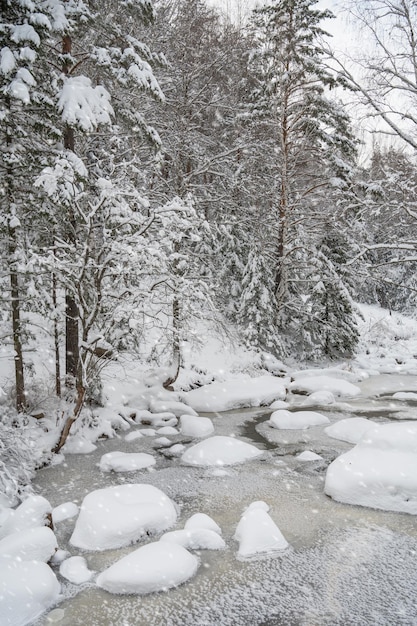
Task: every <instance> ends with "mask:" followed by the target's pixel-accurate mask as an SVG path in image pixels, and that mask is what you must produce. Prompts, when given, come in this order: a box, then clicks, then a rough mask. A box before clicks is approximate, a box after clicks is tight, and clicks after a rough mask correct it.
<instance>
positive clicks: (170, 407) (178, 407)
mask: <svg viewBox="0 0 417 626" xmlns="http://www.w3.org/2000/svg"><path fill="white" fill-rule="evenodd" d="M150 409H151V411H152V413H162V412H163V411H168V412H169V413H173V414H174V415H175V417H180V416H181V415H197V413H196V412H195V411H194V409H193V408H191V407H190V406H188V404H184V402H178V401H175V400H170V399H166V400H157V401H153V402H151V406H150Z"/></svg>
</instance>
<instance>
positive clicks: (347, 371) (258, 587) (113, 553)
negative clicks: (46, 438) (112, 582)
mask: <svg viewBox="0 0 417 626" xmlns="http://www.w3.org/2000/svg"><path fill="white" fill-rule="evenodd" d="M362 310H363V314H364V319H363V320H362V321H361V325H362V328H361V344H360V347H359V351H358V355H357V357H356V358H355V359H354V360H352V362H350V363H340V364H334V363H331V364H329V363H327V364H316V365H315V367H316V368H317V373H321V374H324V375H326V376H329V373H331V372H332V371H333V373H334V372H338V375H339V376H342V378H340V379H339V380H341V381H342V383H343V384H346V383H347V379H349V378H351V379H352V380H353V379H355V377H356V379H357V381H358V382H357V383H355V384H357V385H358V386H359V388H360V394H359V395H358V396H356V397H350V398H348V397H341V398H338V399H336V402H333V403H332V404H329V405H325V404H322V402H323V396H322V397H321V399H320V402H319V404H318V405H315V404H314V401H313V402H312V401H309V399H310V398H311V395H312V393H311V391H312V390H313V389H314V384H313V387H312V390H310V395H307V396H306V395H305V394H301V395H300V394H297V393H291V392H290V393H288V394H287V396H286V400H287V401H288V402H289V407H290V408H291V412H292V414H294V415H296V414H297V412H299V411H300V410H305V409H307V410H308V411H320V413H321V414H323V415H325V416H326V417H327V419H328V420H329V422H330V425H337V424H339V423H340V422H341V420H343V419H345V418H352V417H358V416H360V417H362V418H366V419H368V420H369V421H371V422H375V423H378V424H380V423H382V424H389V423H399V422H401V421H404V420H407V421H408V420H414V419H415V408H416V406H417V404H416V403H417V395H416V394H417V378H416V375H417V323H416V322H415V321H414V320H410V319H408V318H405V317H404V316H400V315H396V314H389V313H388V312H387V311H382V310H380V309H377V308H375V307H362ZM256 359H257V357H256V356H255V355H254V354H251V353H249V352H248V351H246V350H240V349H239V350H235V351H232V350H230V349H226V350H225V349H224V348H223V349H222V345H221V342H220V341H216V340H213V341H211V342H210V343H209V344H207V345H206V346H205V350H204V351H203V352H202V353H200V354H199V355H198V354H193V355H192V356H191V355H190V358H189V363H194V364H195V366H194V367H190V368H189V369H188V370H185V371H184V372H183V374H182V379H180V381H179V386H180V387H182V389H187V387H188V386H189V383H190V381H192V382H194V383H195V382H196V380H195V379H196V376H200V377H202V378H204V380H200V382H202V383H209V382H211V381H212V380H216V381H219V382H222V383H224V385H225V389H226V388H227V389H229V390H230V389H231V387H230V386H229V387H227V384H228V383H230V381H234V382H237V383H238V386H239V389H240V393H241V394H244V392H245V390H246V391H247V389H248V388H249V386H250V380H251V379H253V378H254V377H257V376H261V375H264V374H265V370H262V368H261V367H260V366H259V362H257V360H256ZM286 365H287V366H288V368H289V372H288V373H289V374H290V375H294V376H295V379H296V381H297V372H296V370H297V368H299V367H300V364H299V363H297V362H296V361H295V360H294V361H293V362H288V363H286ZM319 366H321V367H319ZM305 367H306V364H304V368H305ZM329 368H330V369H329ZM146 376H148V378H147V379H146V380H147V384H148V386H146V385H143V380H144V379H145V378H146ZM153 378H154V374H152V375H151V376H150V375H149V373H147V372H146V370H145V368H144V367H139V365H138V364H137V363H134V362H133V361H131V362H128V361H126V362H125V363H124V364H120V363H119V364H112V365H111V366H110V367H109V368H108V370H106V371H105V372H104V375H103V381H104V393H105V395H106V397H107V406H106V407H104V408H102V409H98V410H97V412H96V415H95V427H94V428H91V424H90V425H89V426H87V425H85V427H80V428H79V429H78V432H76V433H75V436H74V437H73V438H72V439H73V441H72V443H71V442H69V443H70V445H69V446H68V449H67V451H65V452H64V454H61V455H59V456H60V458H59V461H60V462H59V463H57V464H55V465H54V466H52V467H47V468H44V469H42V470H39V471H38V472H37V474H36V477H35V479H34V481H33V488H34V491H35V493H37V494H39V495H42V496H43V497H45V498H46V499H47V500H48V501H49V502H50V505H51V508H52V510H53V511H54V510H55V511H56V510H57V509H56V507H60V506H61V505H62V504H63V503H71V504H73V505H74V506H75V508H77V510H78V507H79V506H80V505H81V504H82V502H83V498H84V497H85V496H86V495H87V494H89V493H91V492H94V491H96V490H99V489H103V488H107V487H111V486H114V487H117V486H120V485H125V484H130V483H140V484H145V485H153V486H154V487H157V488H158V489H160V490H162V491H163V492H164V493H165V494H166V495H167V496H168V497H169V498H170V499H172V501H173V502H174V503H175V505H176V507H177V511H178V519H177V523H176V524H175V526H174V527H175V529H179V528H183V527H184V524H185V523H186V521H187V519H188V518H189V517H190V516H192V515H194V514H196V513H204V514H206V515H209V516H210V517H212V518H213V519H214V520H215V521H216V522H217V524H218V525H219V526H220V528H221V530H222V537H223V539H224V541H225V544H226V546H225V549H223V550H210V549H208V550H205V549H197V550H194V551H193V552H194V554H195V555H196V556H197V557H198V559H199V567H198V571H197V573H196V575H195V576H192V577H190V579H189V580H188V581H187V582H185V584H183V585H181V586H179V587H177V588H175V589H170V590H169V591H163V592H160V593H151V594H148V595H143V594H128V595H115V594H112V593H108V592H107V591H105V590H103V589H100V588H99V587H98V586H97V585H96V583H95V580H96V574H97V573H100V572H103V571H105V570H106V568H109V567H110V566H111V565H112V564H113V563H115V562H118V561H119V560H120V559H122V558H123V557H124V556H125V555H128V554H130V553H131V552H132V551H134V550H136V549H137V547H138V545H139V546H140V545H143V540H142V541H141V542H140V543H139V544H138V545H134V546H132V545H126V546H122V547H118V548H113V549H106V550H89V551H84V550H82V549H81V550H80V549H78V548H76V547H74V545H73V544H71V542H70V539H71V535H72V533H73V531H74V526H75V524H76V521H75V517H74V515H73V516H70V517H68V518H66V519H62V520H58V516H57V523H56V524H55V528H54V532H55V536H56V539H57V544H58V547H59V549H60V550H64V551H68V553H67V554H66V558H68V557H69V556H70V555H71V556H80V555H81V556H82V557H83V558H84V559H85V561H86V564H87V566H88V569H89V570H90V571H92V572H95V573H94V574H93V576H92V578H91V579H90V580H89V581H85V582H81V583H80V582H79V581H75V582H74V581H71V580H69V579H67V578H66V577H65V576H63V575H62V573H61V570H60V564H59V563H57V564H56V565H55V566H54V571H55V573H56V575H57V578H58V580H59V583H60V586H61V588H60V594H61V595H60V596H59V600H58V601H56V600H55V601H54V602H51V601H50V600H49V601H48V600H45V603H44V606H43V608H44V609H45V610H46V609H48V608H49V613H47V614H46V615H45V614H44V615H43V616H42V617H40V618H39V620H38V621H36V615H37V614H36V613H33V614H32V621H31V620H29V621H28V620H26V621H24V620H23V621H22V620H21V621H19V619H20V617H19V611H18V605H17V604H15V605H14V608H15V612H14V615H15V616H16V619H15V621H13V616H12V617H11V619H10V620H9V621H6V623H7V624H13V625H22V624H29V623H36V625H37V626H47V624H50V623H55V622H57V623H60V624H62V626H78V625H79V626H81V625H85V624H88V625H89V626H96V625H97V626H103V625H106V626H107V625H108V626H214V625H216V626H217V625H219V624H220V625H224V626H246V625H247V624H251V625H252V624H253V625H254V626H281V625H284V624H285V626H315V625H317V626H322V625H324V626H326V625H327V626H333V625H334V626H336V625H337V626H342V625H343V626H359V625H362V624H363V625H369V624H378V625H381V626H391V625H392V624H402V625H408V626H411V625H414V624H417V618H416V614H417V602H416V598H415V593H414V590H415V588H416V584H417V573H416V572H417V570H416V568H415V555H416V553H417V525H416V518H415V516H414V515H409V514H406V513H401V512H393V511H384V510H377V509H373V508H368V507H363V506H362V507H360V506H355V505H349V504H344V503H341V502H336V501H335V500H334V499H331V498H329V497H328V496H327V495H325V493H324V482H325V477H326V471H327V468H328V466H329V464H330V463H331V462H332V461H333V460H334V459H336V458H337V457H338V456H339V455H340V454H342V453H344V452H346V451H348V450H350V449H351V448H352V443H349V442H347V441H346V440H340V439H336V438H332V437H330V436H328V435H327V434H326V433H325V431H324V429H325V427H326V426H324V425H318V426H311V425H309V427H308V428H301V429H295V430H285V429H284V430H279V429H276V428H272V427H271V425H270V424H269V423H267V420H269V418H270V415H271V413H272V410H273V409H271V408H270V407H269V406H266V407H257V406H253V407H252V408H235V409H233V410H228V411H222V410H220V411H219V410H213V411H212V412H210V411H202V410H198V414H199V415H200V416H207V417H209V418H210V420H211V421H212V423H213V426H214V431H213V434H214V435H216V436H222V437H232V438H234V439H236V440H242V441H245V442H247V443H250V444H252V445H254V446H255V447H256V448H258V449H259V450H260V451H261V454H260V456H258V457H257V458H254V459H251V460H250V461H246V462H242V463H239V464H236V465H231V466H223V465H221V464H220V465H216V464H214V465H208V466H202V467H201V466H190V465H187V464H185V463H184V462H182V459H181V452H182V451H183V450H184V449H190V448H191V447H192V446H193V444H194V443H195V440H196V438H195V437H192V436H185V435H184V434H183V433H182V432H181V431H180V429H178V430H177V432H176V433H173V431H172V432H171V434H169V435H168V434H167V435H166V436H165V437H166V438H167V439H169V444H170V445H169V446H168V445H167V444H165V445H162V442H159V443H158V440H159V439H161V435H162V433H161V434H160V433H158V432H156V431H157V430H158V428H156V429H155V428H152V424H150V425H146V424H143V423H132V422H131V423H130V424H126V422H123V420H120V416H119V419H115V416H116V417H117V415H118V413H120V412H123V407H124V410H125V411H126V412H128V411H130V409H131V408H132V407H136V410H137V411H138V415H139V414H141V413H140V412H141V411H142V415H145V414H146V411H147V408H149V406H150V404H152V402H153V403H154V405H153V409H154V410H155V414H158V413H157V410H158V411H161V405H160V404H158V403H160V402H161V399H160V396H158V394H157V393H156V395H155V397H153V398H152V397H151V396H150V395H149V390H152V389H156V387H152V386H149V384H150V381H152V379H153ZM287 380H289V378H288V379H287ZM342 383H340V384H341V385H342ZM315 384H316V383H315ZM342 387H343V385H342ZM146 390H147V391H146ZM317 391H318V392H320V391H322V390H320V388H317ZM402 392H404V393H406V394H408V396H405V397H403V398H401V397H399V398H398V397H397V398H394V397H393V396H394V394H398V393H402ZM176 393H179V392H178V391H177V392H176ZM183 393H184V392H183ZM313 393H314V390H313ZM226 395H227V394H226ZM180 397H185V398H186V397H187V396H186V395H185V396H177V395H176V394H173V398H174V399H175V400H178V399H179V398H180ZM189 397H190V398H191V396H189ZM228 398H229V400H230V401H231V402H232V403H233V402H235V403H236V402H237V406H239V399H238V398H237V397H236V393H235V391H234V392H233V393H230V392H229V395H228ZM226 400H227V398H223V399H222V402H223V405H224V404H225V401H226ZM194 401H195V398H194ZM210 402H211V406H213V407H214V406H215V405H216V402H218V399H216V398H210V399H209V401H208V405H209V406H210ZM254 404H255V403H254ZM267 404H268V403H267ZM172 406H173V404H172V403H171V408H172ZM167 408H168V409H169V408H170V407H167ZM159 415H161V413H160V412H159ZM310 416H311V414H308V415H307V419H309V418H310ZM122 422H123V428H121V424H122ZM100 423H101V425H100ZM103 424H105V426H103ZM109 424H110V426H109ZM111 425H112V426H111ZM168 428H169V427H168ZM152 430H153V431H154V432H153V433H152V432H151V431H152ZM140 431H141V432H140ZM146 431H147V432H146ZM100 432H102V433H104V434H106V435H107V436H106V437H105V438H99V439H94V438H93V437H92V434H94V436H96V435H97V436H98V434H99V433H100ZM138 432H139V435H141V436H138V438H135V437H132V434H133V435H134V434H135V433H138ZM109 435H111V436H110V438H109ZM93 439H94V440H93ZM198 439H199V438H198V437H197V440H198ZM38 443H40V440H39V439H38ZM175 445H179V446H183V448H179V451H178V453H173V454H170V453H169V450H170V449H171V450H174V449H173V446H175ZM116 451H122V452H126V453H134V452H140V453H144V454H149V455H151V456H153V457H154V458H155V464H154V465H153V466H152V467H150V468H148V469H142V470H138V471H134V472H132V471H130V472H124V471H122V472H116V471H103V470H102V469H100V467H99V465H100V462H101V459H102V457H103V455H105V454H108V453H110V452H116ZM306 451H309V452H313V453H315V454H317V455H319V457H321V458H317V459H315V460H310V461H304V460H302V459H301V458H299V455H300V453H303V452H306ZM74 452H84V453H82V454H80V453H75V454H74ZM258 501H262V502H265V503H267V505H268V506H269V507H270V509H269V513H270V516H271V518H272V519H273V521H274V523H275V524H277V526H278V527H279V529H280V531H281V532H282V534H283V535H284V537H285V539H286V540H287V541H288V543H289V547H288V548H287V549H285V550H282V551H276V552H272V553H270V554H268V553H263V554H262V553H260V554H258V555H254V556H253V557H252V558H249V559H242V558H240V557H239V552H238V549H239V542H238V541H237V540H236V538H235V532H236V527H237V525H238V523H239V520H240V519H241V517H242V514H243V513H244V511H245V509H246V508H247V507H248V505H250V504H251V503H254V502H258ZM64 517H65V516H64ZM100 523H101V522H100ZM0 528H1V525H0ZM98 530H99V529H98ZM252 531H253V529H252ZM159 538H160V532H159V533H158V532H156V531H155V532H152V533H151V536H150V537H149V538H146V541H147V542H148V543H151V544H152V543H154V542H156V541H157V540H158V539H159ZM6 539H7V537H6ZM3 541H4V540H3ZM0 544H1V540H0ZM64 563H65V560H64ZM62 571H63V570H62ZM75 578H77V576H75ZM0 582H1V581H0ZM19 597H20V596H19ZM20 601H22V599H20ZM12 608H13V605H12ZM38 614H39V612H38Z"/></svg>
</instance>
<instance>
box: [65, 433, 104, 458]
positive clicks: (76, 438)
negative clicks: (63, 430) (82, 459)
mask: <svg viewBox="0 0 417 626" xmlns="http://www.w3.org/2000/svg"><path fill="white" fill-rule="evenodd" d="M96 449H97V446H96V445H94V443H93V442H92V441H89V440H88V439H85V437H82V436H80V435H73V436H72V437H69V438H68V440H67V442H66V443H65V445H64V446H62V452H63V453H64V454H90V452H94V450H96Z"/></svg>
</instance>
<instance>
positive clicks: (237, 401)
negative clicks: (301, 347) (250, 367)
mask: <svg viewBox="0 0 417 626" xmlns="http://www.w3.org/2000/svg"><path fill="white" fill-rule="evenodd" d="M287 383H288V379H283V378H276V377H274V376H260V377H258V378H249V379H246V378H239V379H237V380H229V381H225V382H223V383H211V384H210V385H204V387H200V388H199V389H193V390H191V391H188V392H187V393H184V394H183V396H184V398H185V399H186V401H187V403H188V404H189V405H190V406H192V407H193V408H194V409H195V410H196V411H198V412H200V411H206V412H217V411H228V410H230V409H239V408H243V407H252V406H264V405H269V404H271V402H273V401H274V400H284V399H285V396H286V393H287V389H286V384H287Z"/></svg>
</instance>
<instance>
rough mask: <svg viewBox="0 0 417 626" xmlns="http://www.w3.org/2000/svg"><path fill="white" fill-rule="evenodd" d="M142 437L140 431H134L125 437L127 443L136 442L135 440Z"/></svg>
mask: <svg viewBox="0 0 417 626" xmlns="http://www.w3.org/2000/svg"><path fill="white" fill-rule="evenodd" d="M142 437H143V435H142V433H141V432H140V430H134V431H132V432H131V433H128V434H127V435H126V436H125V441H135V439H141V438H142Z"/></svg>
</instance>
